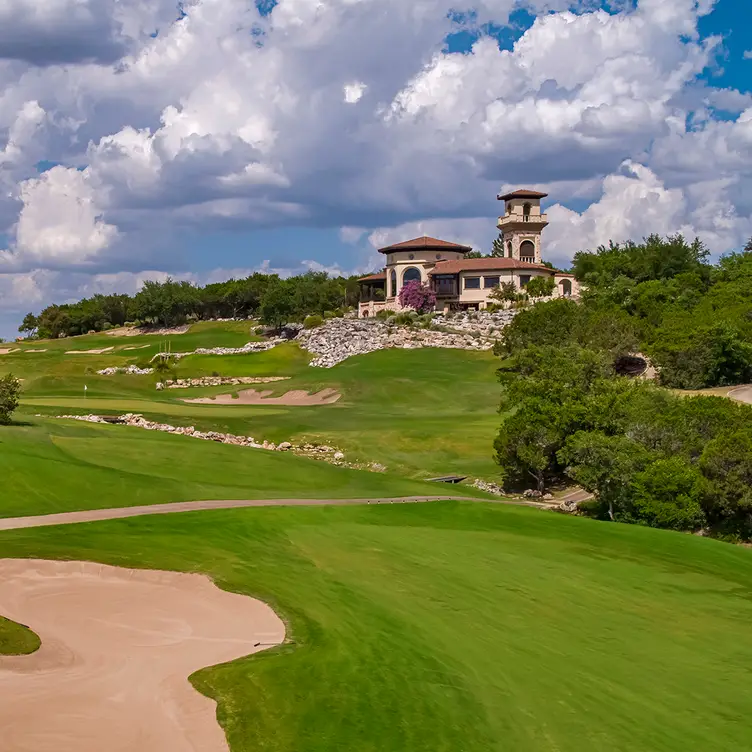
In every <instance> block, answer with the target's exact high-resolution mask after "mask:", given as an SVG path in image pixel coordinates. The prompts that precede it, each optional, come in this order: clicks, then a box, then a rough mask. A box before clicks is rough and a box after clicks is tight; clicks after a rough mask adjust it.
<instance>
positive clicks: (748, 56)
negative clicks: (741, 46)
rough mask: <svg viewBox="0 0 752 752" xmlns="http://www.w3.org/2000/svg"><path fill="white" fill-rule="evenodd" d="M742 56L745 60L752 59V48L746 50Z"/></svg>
mask: <svg viewBox="0 0 752 752" xmlns="http://www.w3.org/2000/svg"><path fill="white" fill-rule="evenodd" d="M742 57H743V58H744V59H745V60H752V50H744V54H743V55H742Z"/></svg>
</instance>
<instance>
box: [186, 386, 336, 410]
mask: <svg viewBox="0 0 752 752" xmlns="http://www.w3.org/2000/svg"><path fill="white" fill-rule="evenodd" d="M273 393H274V392H270V391H266V392H257V391H256V390H255V389H245V390H244V391H242V392H238V396H237V397H235V396H234V395H232V394H219V395H217V396H216V397H201V398H199V399H185V400H183V402H191V403H194V404H199V405H290V406H298V407H300V406H311V405H331V404H332V403H334V402H337V400H339V399H340V398H341V397H342V395H341V394H340V393H339V392H337V391H335V390H334V389H322V390H321V391H320V392H317V393H316V394H310V393H308V392H304V391H302V390H296V391H292V392H287V393H286V394H283V395H282V396H281V397H272V396H271V395H272V394H273Z"/></svg>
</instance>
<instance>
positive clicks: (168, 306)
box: [19, 272, 360, 339]
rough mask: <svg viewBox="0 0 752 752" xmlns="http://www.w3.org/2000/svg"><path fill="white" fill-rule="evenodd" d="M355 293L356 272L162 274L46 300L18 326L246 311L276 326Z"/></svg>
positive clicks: (179, 320) (34, 332) (171, 322)
mask: <svg viewBox="0 0 752 752" xmlns="http://www.w3.org/2000/svg"><path fill="white" fill-rule="evenodd" d="M359 294H360V291H359V285H358V281H357V278H356V277H348V278H345V277H330V276H329V275H328V274H326V273H325V272H307V273H306V274H301V275H298V276H295V277H289V278H287V279H282V278H280V277H279V276H278V275H276V274H259V273H257V274H252V275H250V276H249V277H246V278H244V279H230V280H227V281H226V282H215V283H212V284H209V285H205V286H203V287H202V286H200V285H195V284H192V283H190V282H185V281H177V280H173V279H169V278H168V279H167V280H165V281H164V282H156V281H147V282H145V283H144V284H143V286H142V287H141V289H140V290H139V291H138V292H137V293H136V294H135V295H122V294H120V295H94V296H93V297H90V298H84V299H83V300H80V301H78V302H76V303H65V304H62V305H58V304H55V305H50V306H47V307H46V308H45V309H44V310H43V311H42V312H41V313H40V314H39V315H38V316H35V315H34V314H33V313H29V314H27V315H26V316H25V317H24V320H23V322H22V324H21V326H20V327H19V332H21V333H22V334H25V335H26V336H30V337H39V338H45V339H47V338H56V337H69V336H74V335H78V334H86V333H87V332H90V331H95V332H99V331H104V330H107V329H111V328H114V327H119V326H124V325H126V324H138V325H145V326H166V327H167V326H177V325H180V324H183V323H185V322H186V321H189V320H206V319H215V318H250V317H254V318H258V319H259V320H260V321H261V322H262V323H265V324H268V325H272V326H279V325H281V324H283V323H286V322H288V321H302V320H303V319H305V317H306V316H309V315H321V316H323V315H325V314H332V313H338V312H341V311H342V310H343V309H346V308H349V307H351V306H354V305H357V302H358V298H359Z"/></svg>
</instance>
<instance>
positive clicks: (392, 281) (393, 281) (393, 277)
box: [389, 269, 397, 298]
mask: <svg viewBox="0 0 752 752" xmlns="http://www.w3.org/2000/svg"><path fill="white" fill-rule="evenodd" d="M396 294H397V272H395V271H394V269H392V271H391V273H390V274H389V297H390V298H393V297H394V296H395V295H396Z"/></svg>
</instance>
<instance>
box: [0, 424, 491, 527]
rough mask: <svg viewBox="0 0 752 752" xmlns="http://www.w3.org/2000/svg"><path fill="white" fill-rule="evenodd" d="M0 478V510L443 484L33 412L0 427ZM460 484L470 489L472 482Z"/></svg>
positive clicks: (349, 493) (401, 490) (420, 489)
mask: <svg viewBox="0 0 752 752" xmlns="http://www.w3.org/2000/svg"><path fill="white" fill-rule="evenodd" d="M0 482H1V483H2V493H1V494H0V517H16V516H25V515H35V514H50V513H54V512H65V511H72V510H79V509H100V508H107V507H125V506H135V505H140V504H158V503H166V502H173V501H192V500H196V499H265V498H310V499H337V498H364V497H368V496H383V497H391V496H409V495H432V494H436V493H437V492H442V493H443V494H445V493H446V492H447V491H448V489H447V488H446V487H443V486H442V487H437V486H436V484H429V483H419V482H416V481H411V480H408V479H406V478H401V477H399V476H395V475H388V474H382V473H371V472H366V471H358V470H349V469H345V468H339V467H335V466H333V465H330V464H328V463H326V462H320V461H316V460H310V459H306V458H300V457H296V456H293V455H289V454H283V453H279V452H267V451H263V450H255V449H247V448H244V447H236V446H229V445H225V444H216V443H213V442H207V441H199V440H197V439H191V438H187V437H181V436H172V435H170V434H165V433H158V432H152V431H144V430H142V429H138V428H125V427H121V426H107V425H98V424H88V423H79V422H74V421H52V420H40V419H33V422H32V423H31V424H30V425H26V426H11V427H9V428H3V429H2V431H0ZM467 492H468V493H470V494H471V495H472V494H473V489H467ZM475 493H476V494H477V495H480V494H478V492H475ZM463 494H464V490H463Z"/></svg>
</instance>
